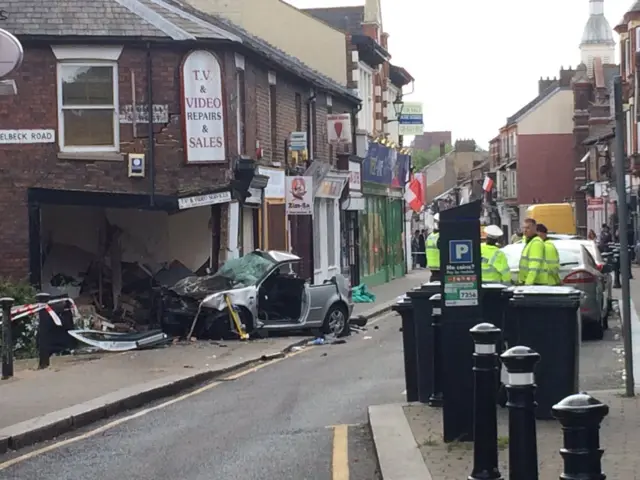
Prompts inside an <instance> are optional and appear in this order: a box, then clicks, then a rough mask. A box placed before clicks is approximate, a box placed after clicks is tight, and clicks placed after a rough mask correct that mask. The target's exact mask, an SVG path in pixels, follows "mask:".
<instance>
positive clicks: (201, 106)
mask: <svg viewBox="0 0 640 480" xmlns="http://www.w3.org/2000/svg"><path fill="white" fill-rule="evenodd" d="M181 77H182V78H181V80H182V110H183V114H182V121H183V135H184V142H185V156H186V161H187V163H209V162H224V161H226V151H225V135H224V102H223V95H222V71H221V68H220V62H219V61H218V59H217V58H216V56H215V55H213V54H212V53H210V52H207V51H204V50H196V51H193V52H191V53H189V54H188V55H187V56H186V58H185V59H184V62H183V64H182V76H181Z"/></svg>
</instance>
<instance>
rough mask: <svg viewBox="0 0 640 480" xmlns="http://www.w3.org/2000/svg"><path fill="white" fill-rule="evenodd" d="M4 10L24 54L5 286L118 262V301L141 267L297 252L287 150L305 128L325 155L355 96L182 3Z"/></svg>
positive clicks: (7, 142)
mask: <svg viewBox="0 0 640 480" xmlns="http://www.w3.org/2000/svg"><path fill="white" fill-rule="evenodd" d="M4 10H5V14H6V15H5V16H6V17H7V18H6V20H3V21H0V28H4V29H6V30H8V31H10V32H12V33H14V34H15V35H16V36H17V37H18V38H19V39H20V41H21V42H22V44H23V47H24V50H25V56H24V62H23V64H22V66H21V67H20V68H19V69H18V70H17V71H16V72H14V73H13V74H12V76H11V78H12V79H13V80H15V83H16V85H17V90H18V93H17V95H15V96H12V97H0V169H1V170H2V172H3V174H2V175H1V176H0V215H1V217H0V218H2V229H1V230H0V251H2V252H3V256H2V259H0V275H1V276H13V277H16V278H17V277H26V276H27V275H28V276H29V278H30V280H31V281H32V282H33V283H34V284H40V283H42V284H43V286H45V287H46V285H48V284H49V282H50V281H51V277H52V276H55V275H56V274H58V273H64V274H65V275H66V276H67V277H73V278H77V277H78V275H79V274H80V273H81V272H83V271H85V270H86V269H88V268H89V264H92V263H93V264H100V265H102V264H108V265H111V269H110V271H111V274H112V278H111V283H112V284H113V285H114V289H115V288H116V285H119V284H120V282H121V279H120V278H118V274H119V273H121V270H122V269H123V268H125V266H126V265H130V264H133V263H138V264H142V265H144V266H145V267H146V268H147V269H149V270H151V271H152V272H155V271H158V270H159V269H160V268H162V267H163V266H164V265H166V264H169V263H171V262H173V261H178V262H180V263H181V264H183V265H184V266H186V267H187V268H188V269H189V270H192V271H202V270H203V269H204V268H205V267H211V268H214V269H215V268H216V267H217V266H218V265H219V262H222V261H224V260H226V259H228V258H231V257H234V256H237V255H239V254H241V252H243V251H247V250H251V249H253V248H255V247H262V248H279V249H282V248H284V249H286V248H287V247H288V240H287V228H286V216H285V211H284V196H285V195H284V189H285V187H284V169H283V168H282V167H283V165H285V163H286V161H287V153H286V150H285V147H284V142H285V140H286V139H287V138H288V136H289V134H290V133H291V132H292V131H297V130H300V129H305V128H306V129H308V131H309V139H308V141H309V144H310V145H309V148H310V149H313V150H315V151H317V152H318V155H324V156H327V157H328V155H329V145H328V142H327V131H326V112H327V106H329V108H332V109H333V111H334V112H351V110H352V109H353V108H354V106H355V105H357V104H358V103H359V100H358V98H357V97H355V96H354V95H352V94H351V93H350V92H349V91H348V90H347V89H346V88H345V87H344V86H341V85H339V84H337V83H335V82H334V81H332V80H329V79H328V78H326V77H324V76H323V75H321V74H320V73H318V72H316V71H314V70H312V69H310V68H308V67H307V66H305V65H304V64H302V63H301V62H299V61H298V60H296V59H295V58H293V57H291V56H289V55H286V54H284V53H283V52H281V51H278V50H276V49H274V48H273V47H271V46H269V45H268V44H267V43H266V42H264V41H262V40H260V39H259V38H257V37H255V36H252V35H249V34H248V33H247V32H246V31H244V30H242V29H240V28H238V27H236V26H235V25H233V24H232V23H230V22H228V21H226V20H221V19H220V18H217V17H213V16H208V15H204V14H202V13H200V12H198V11H197V10H193V9H191V8H188V7H185V6H183V5H180V4H179V3H177V2H174V1H171V0H129V1H127V2H122V1H120V0H94V1H92V2H88V1H86V0H74V1H71V0H69V1H67V2H64V3H62V2H59V3H56V4H54V5H53V6H52V5H51V3H50V2H47V1H46V0H22V1H20V2H12V3H10V4H9V6H8V7H7V6H5V7H4ZM44 11H48V12H49V13H48V14H47V15H48V16H46V17H43V16H42V15H43V14H40V13H34V12H44ZM80 12H84V14H83V15H79V13H80ZM53 18H55V21H53V20H51V19H53ZM149 79H152V81H149ZM149 112H152V114H151V115H149ZM150 139H151V140H152V141H149V140H150ZM265 187H266V188H265ZM245 197H246V198H245ZM263 197H264V198H263ZM114 291H115V290H114Z"/></svg>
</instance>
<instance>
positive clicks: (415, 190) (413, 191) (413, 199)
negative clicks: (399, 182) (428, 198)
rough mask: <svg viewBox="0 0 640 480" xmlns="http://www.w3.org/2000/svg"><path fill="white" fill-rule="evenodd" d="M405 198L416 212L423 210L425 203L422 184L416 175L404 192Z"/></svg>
mask: <svg viewBox="0 0 640 480" xmlns="http://www.w3.org/2000/svg"><path fill="white" fill-rule="evenodd" d="M404 199H405V201H406V202H407V205H409V207H410V208H411V210H413V211H414V212H416V213H419V212H420V211H421V210H422V205H423V203H424V197H423V195H422V184H421V183H420V181H419V180H418V179H417V178H416V177H415V176H412V178H411V181H410V182H409V186H408V187H407V189H406V191H405V192H404Z"/></svg>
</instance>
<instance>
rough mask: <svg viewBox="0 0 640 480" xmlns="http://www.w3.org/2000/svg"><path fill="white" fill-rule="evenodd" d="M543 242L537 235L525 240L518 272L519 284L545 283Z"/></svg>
mask: <svg viewBox="0 0 640 480" xmlns="http://www.w3.org/2000/svg"><path fill="white" fill-rule="evenodd" d="M544 252H545V247H544V242H543V241H542V239H541V238H540V237H538V236H537V235H536V236H535V237H533V238H532V239H531V240H528V241H527V242H526V245H525V247H524V250H522V256H521V257H520V266H519V270H520V271H519V272H518V283H519V284H520V285H547V271H546V268H547V266H546V264H545V260H544Z"/></svg>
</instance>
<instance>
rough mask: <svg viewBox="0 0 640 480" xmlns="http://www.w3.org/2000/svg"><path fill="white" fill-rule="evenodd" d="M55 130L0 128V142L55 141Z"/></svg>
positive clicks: (5, 143)
mask: <svg viewBox="0 0 640 480" xmlns="http://www.w3.org/2000/svg"><path fill="white" fill-rule="evenodd" d="M55 141H56V131H55V130H40V129H35V130H0V144H2V145H8V144H11V143H54V142H55Z"/></svg>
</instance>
